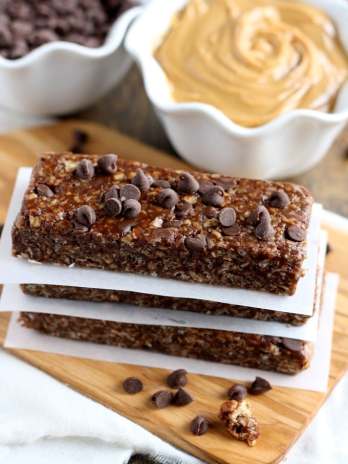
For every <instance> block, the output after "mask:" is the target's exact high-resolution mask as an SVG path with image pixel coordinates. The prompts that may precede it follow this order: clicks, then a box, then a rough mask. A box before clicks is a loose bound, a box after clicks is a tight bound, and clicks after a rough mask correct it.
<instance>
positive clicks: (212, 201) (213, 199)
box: [202, 185, 224, 207]
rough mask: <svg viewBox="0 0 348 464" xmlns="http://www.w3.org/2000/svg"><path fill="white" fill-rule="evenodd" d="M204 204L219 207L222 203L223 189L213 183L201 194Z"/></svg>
mask: <svg viewBox="0 0 348 464" xmlns="http://www.w3.org/2000/svg"><path fill="white" fill-rule="evenodd" d="M202 201H203V203H204V204H205V205H209V206H217V207H221V206H223V204H224V189H223V188H222V187H220V186H219V185H213V186H212V187H210V188H209V189H208V190H207V191H206V192H205V193H204V194H203V195H202Z"/></svg>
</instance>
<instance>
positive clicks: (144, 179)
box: [132, 169, 152, 200]
mask: <svg viewBox="0 0 348 464" xmlns="http://www.w3.org/2000/svg"><path fill="white" fill-rule="evenodd" d="M151 183H152V177H150V176H147V175H146V174H145V173H144V171H143V170H142V169H138V170H137V173H136V174H135V176H134V177H133V179H132V184H133V185H135V186H136V187H138V188H139V189H140V190H141V191H142V192H147V191H148V190H149V188H150V187H151ZM136 200H137V198H136Z"/></svg>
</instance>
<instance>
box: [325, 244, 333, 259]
mask: <svg viewBox="0 0 348 464" xmlns="http://www.w3.org/2000/svg"><path fill="white" fill-rule="evenodd" d="M332 251H333V248H332V245H331V244H330V243H329V242H328V243H327V245H326V256H327V255H329V254H330V253H332Z"/></svg>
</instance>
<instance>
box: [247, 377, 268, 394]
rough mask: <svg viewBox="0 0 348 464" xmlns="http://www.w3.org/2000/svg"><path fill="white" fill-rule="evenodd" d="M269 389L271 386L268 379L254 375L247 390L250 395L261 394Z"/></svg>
mask: <svg viewBox="0 0 348 464" xmlns="http://www.w3.org/2000/svg"><path fill="white" fill-rule="evenodd" d="M269 390H272V386H271V384H270V383H269V382H268V380H266V379H263V378H262V377H256V378H255V380H254V382H253V383H252V384H251V385H250V387H249V389H248V392H249V393H250V395H261V394H262V393H265V392H267V391H269Z"/></svg>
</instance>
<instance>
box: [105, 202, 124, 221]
mask: <svg viewBox="0 0 348 464" xmlns="http://www.w3.org/2000/svg"><path fill="white" fill-rule="evenodd" d="M105 211H106V214H107V215H108V216H111V217H116V216H119V215H120V214H121V212H122V203H121V201H120V200H118V199H117V198H113V197H111V198H108V199H107V200H106V202H105Z"/></svg>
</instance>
